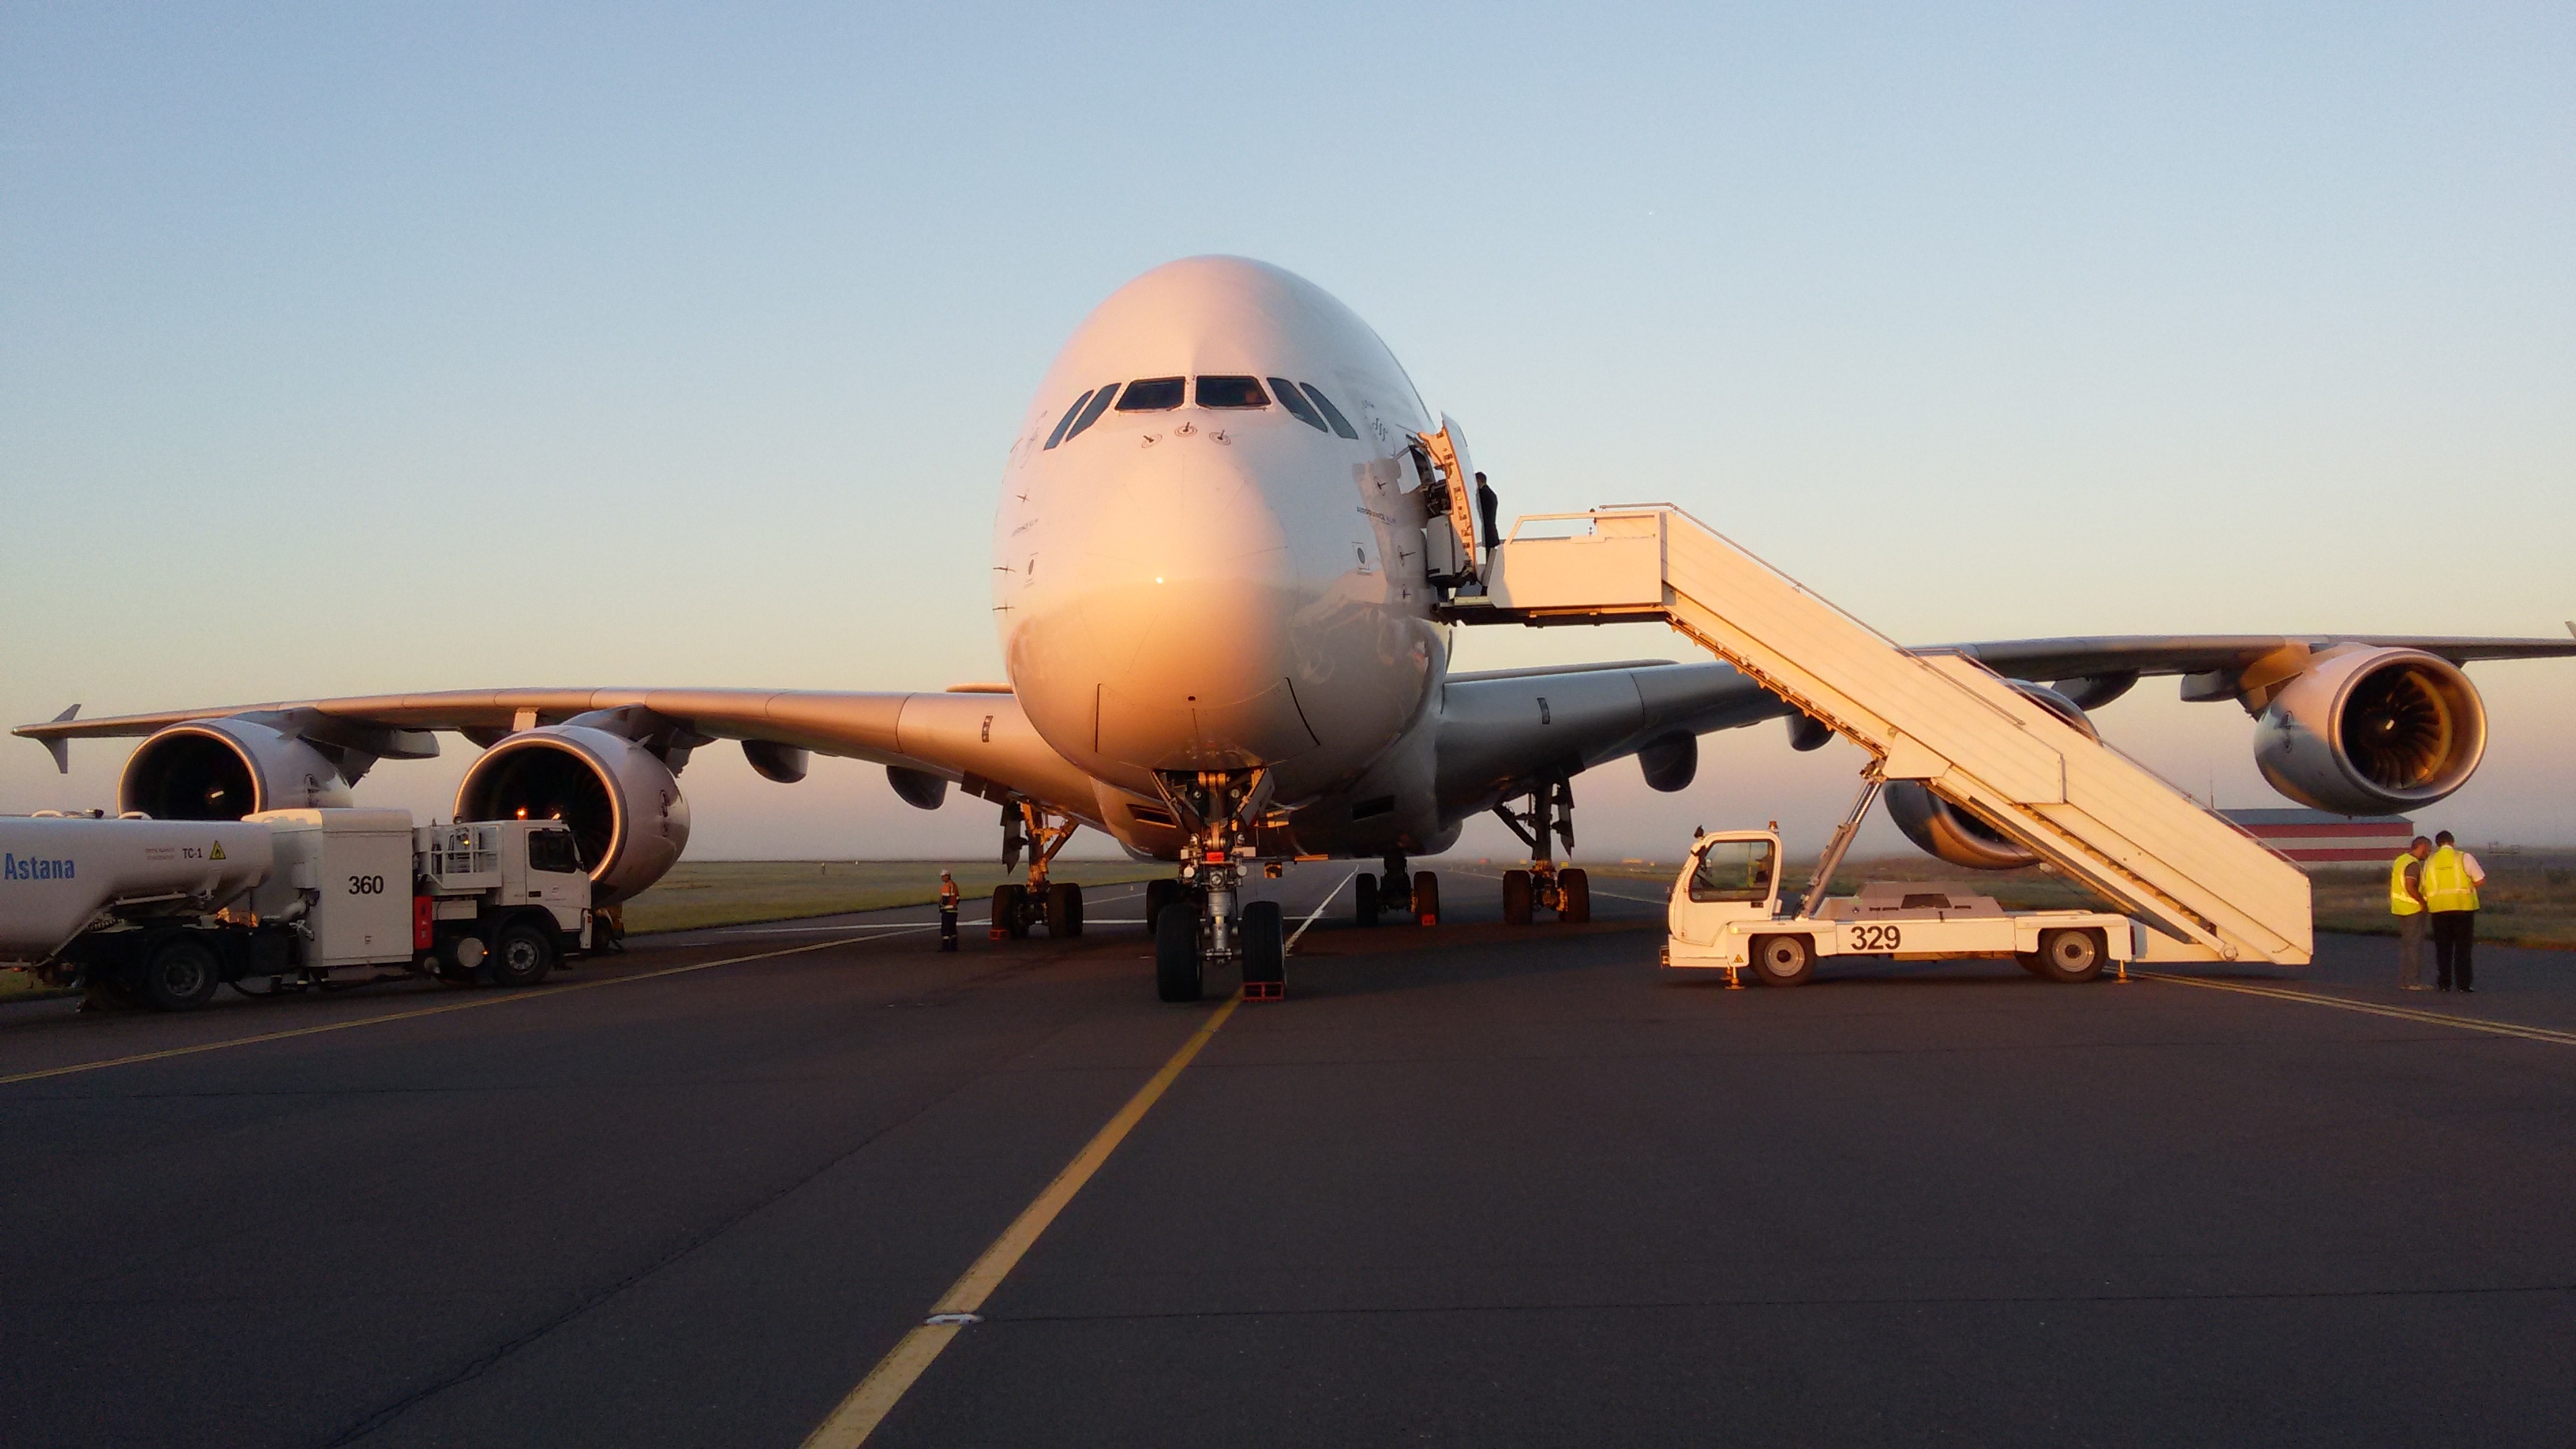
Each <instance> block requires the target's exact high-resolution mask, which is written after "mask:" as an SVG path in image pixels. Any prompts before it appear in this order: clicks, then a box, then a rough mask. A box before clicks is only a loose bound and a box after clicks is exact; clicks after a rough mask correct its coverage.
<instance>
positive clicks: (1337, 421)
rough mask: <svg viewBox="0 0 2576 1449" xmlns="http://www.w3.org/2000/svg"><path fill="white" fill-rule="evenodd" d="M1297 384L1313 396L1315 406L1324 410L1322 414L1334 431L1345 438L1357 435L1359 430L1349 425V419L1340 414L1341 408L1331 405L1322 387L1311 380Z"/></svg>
mask: <svg viewBox="0 0 2576 1449" xmlns="http://www.w3.org/2000/svg"><path fill="white" fill-rule="evenodd" d="M1298 386H1300V387H1302V388H1304V389H1306V396H1308V397H1310V398H1313V399H1314V400H1315V406H1317V407H1319V408H1322V409H1323V410H1324V416H1325V418H1326V419H1328V420H1330V421H1331V423H1332V425H1333V431H1334V432H1337V433H1339V434H1341V435H1342V436H1343V437H1345V438H1354V439H1355V438H1357V437H1359V432H1358V431H1357V430H1356V429H1354V428H1353V427H1352V426H1351V420H1350V419H1348V418H1346V417H1343V416H1342V410H1341V409H1340V408H1337V407H1335V406H1333V400H1332V399H1331V398H1328V397H1326V396H1324V390H1323V389H1322V388H1320V387H1317V386H1315V385H1314V384H1313V383H1311V382H1305V383H1299V384H1298Z"/></svg>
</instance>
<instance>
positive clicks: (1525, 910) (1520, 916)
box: [1503, 870, 1530, 926]
mask: <svg viewBox="0 0 2576 1449" xmlns="http://www.w3.org/2000/svg"><path fill="white" fill-rule="evenodd" d="M1529 923H1530V873H1529V872H1528V871H1525V870H1507V871H1504V872H1503V924H1504V925H1506V926H1526V925H1528V924H1529Z"/></svg>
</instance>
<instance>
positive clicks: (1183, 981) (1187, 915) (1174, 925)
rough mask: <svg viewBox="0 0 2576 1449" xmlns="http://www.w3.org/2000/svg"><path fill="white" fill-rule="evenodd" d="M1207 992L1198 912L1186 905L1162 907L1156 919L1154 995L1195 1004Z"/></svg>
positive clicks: (1168, 999) (1166, 999) (1167, 999)
mask: <svg viewBox="0 0 2576 1449" xmlns="http://www.w3.org/2000/svg"><path fill="white" fill-rule="evenodd" d="M1206 990H1207V981H1206V974H1205V965H1204V963H1203V962H1202V961H1201V959H1200V957H1199V913H1198V911H1197V910H1196V909H1195V908H1194V907H1192V906H1190V905H1188V904H1186V903H1183V904H1174V905H1168V906H1165V907H1163V913H1162V914H1161V915H1158V916H1156V917H1155V918H1154V994H1155V995H1157V996H1160V997H1161V998H1163V999H1164V1000H1165V1001H1196V1000H1198V999H1199V997H1200V996H1201V995H1203V994H1205V992H1206Z"/></svg>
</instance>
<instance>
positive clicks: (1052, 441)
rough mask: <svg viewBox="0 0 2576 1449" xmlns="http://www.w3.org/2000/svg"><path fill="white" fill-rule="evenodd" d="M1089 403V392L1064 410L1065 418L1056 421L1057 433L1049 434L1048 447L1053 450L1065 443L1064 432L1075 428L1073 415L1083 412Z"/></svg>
mask: <svg viewBox="0 0 2576 1449" xmlns="http://www.w3.org/2000/svg"><path fill="white" fill-rule="evenodd" d="M1089 401H1091V394H1089V393H1087V392H1086V393H1084V394H1083V395H1082V396H1080V397H1078V398H1075V399H1074V400H1073V406H1071V407H1069V408H1066V409H1065V410H1064V416H1063V417H1060V418H1058V419H1056V420H1055V431H1054V432H1052V433H1049V434H1047V440H1046V445H1047V447H1049V448H1052V447H1054V446H1055V445H1056V444H1058V443H1061V442H1063V441H1064V430H1065V429H1067V428H1069V427H1072V426H1073V415H1074V414H1075V413H1078V412H1080V411H1082V405H1083V404H1084V403H1087V402H1089ZM1040 451H1044V450H1043V449H1041V450H1040Z"/></svg>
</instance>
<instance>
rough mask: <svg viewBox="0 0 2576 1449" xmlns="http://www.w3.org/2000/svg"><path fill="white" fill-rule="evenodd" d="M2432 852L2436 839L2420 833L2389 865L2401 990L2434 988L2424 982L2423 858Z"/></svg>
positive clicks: (2391, 909)
mask: <svg viewBox="0 0 2576 1449" xmlns="http://www.w3.org/2000/svg"><path fill="white" fill-rule="evenodd" d="M2432 853H2433V842H2431V841H2429V840H2426V839H2425V838H2424V837H2423V836H2420V835H2418V836H2416V837H2415V838H2414V839H2413V840H2412V841H2409V842H2408V843H2407V846H2406V851H2405V853H2404V854H2402V855H2400V856H2398V857H2397V859H2395V860H2394V861H2391V862H2389V866H2388V912H2389V914H2390V915H2393V916H2395V917H2396V918H2397V988H2398V989H2399V990H2400V991H2430V990H2432V989H2433V988H2431V987H2429V986H2426V985H2425V984H2424V924H2425V909H2424V857H2426V856H2428V855H2431V854H2432Z"/></svg>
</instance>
